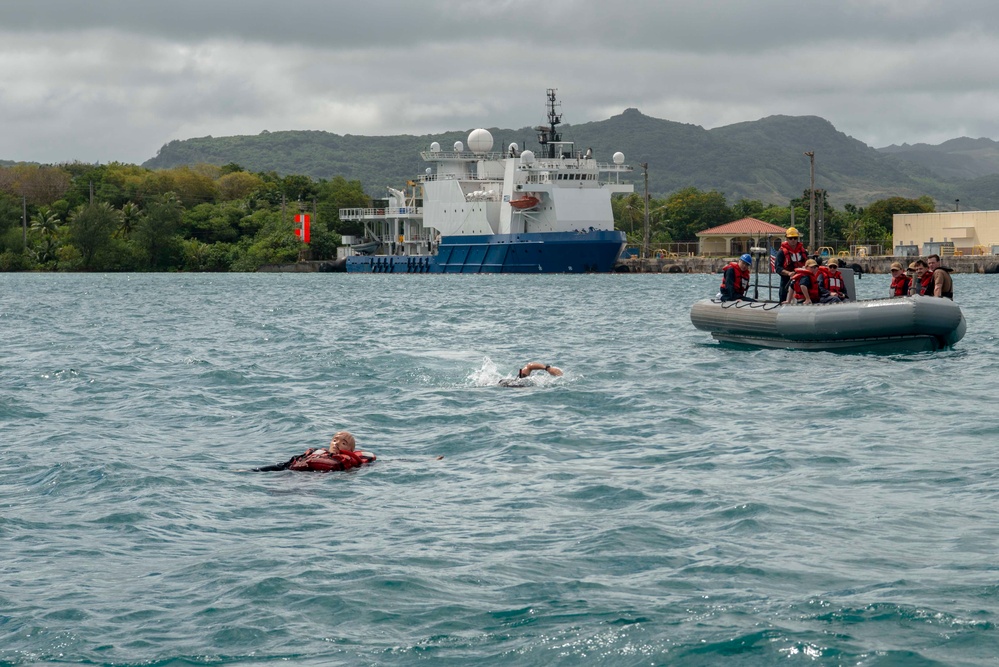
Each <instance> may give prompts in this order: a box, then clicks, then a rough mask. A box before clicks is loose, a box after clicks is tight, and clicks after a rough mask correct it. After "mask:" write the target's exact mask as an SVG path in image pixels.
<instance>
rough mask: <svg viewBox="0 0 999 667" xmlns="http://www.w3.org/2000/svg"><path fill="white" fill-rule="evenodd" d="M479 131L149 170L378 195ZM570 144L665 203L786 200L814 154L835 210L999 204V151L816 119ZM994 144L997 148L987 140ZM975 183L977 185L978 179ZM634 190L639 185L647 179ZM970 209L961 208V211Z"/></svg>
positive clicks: (273, 144)
mask: <svg viewBox="0 0 999 667" xmlns="http://www.w3.org/2000/svg"><path fill="white" fill-rule="evenodd" d="M471 129H472V128H469V129H467V130H460V131H451V132H442V133H438V134H433V135H423V136H413V135H394V136H362V135H337V134H333V133H330V132H324V131H315V130H290V131H281V132H262V133H261V134H259V135H255V136H233V137H201V138H194V139H187V140H176V141H172V142H170V143H168V144H166V145H165V146H163V147H162V148H161V149H160V150H159V152H158V154H157V155H156V157H154V158H152V159H150V160H148V161H146V162H145V163H144V164H143V166H145V167H149V168H154V169H156V168H170V167H177V166H182V165H194V164H197V163H209V164H216V165H222V164H228V163H236V164H239V165H241V166H242V167H243V168H245V169H248V170H251V171H274V172H277V173H278V174H282V175H283V174H304V175H308V176H312V177H313V178H326V179H328V178H331V177H334V176H343V177H345V178H347V179H351V180H353V179H357V180H360V181H361V183H362V184H363V185H364V188H365V190H366V191H367V192H368V193H369V194H371V195H373V196H383V195H384V193H385V187H386V186H393V187H398V186H399V185H400V184H402V183H405V181H406V180H409V179H412V178H413V177H415V176H418V175H420V174H422V173H423V171H424V169H425V168H426V166H427V165H426V163H424V162H423V160H422V159H421V158H420V155H419V153H420V151H421V150H426V149H427V148H428V147H429V146H430V144H431V142H433V141H437V142H439V143H440V144H441V145H442V146H446V147H447V146H451V145H452V144H453V143H454V142H455V141H459V140H460V141H464V140H465V139H466V138H467V136H468V133H469V132H470V131H471ZM487 129H489V131H490V132H491V133H492V134H493V137H494V139H495V145H494V150H502V149H504V148H505V147H506V146H507V145H508V144H509V143H511V142H515V143H517V144H518V145H520V147H521V148H532V149H533V148H535V147H536V133H535V131H534V130H533V129H532V128H531V127H525V128H521V129H517V130H510V129H500V128H487ZM561 129H562V133H563V139H566V140H571V141H575V142H576V146H577V148H578V149H580V150H585V149H586V148H592V149H593V151H594V154H595V155H596V156H597V158H598V159H600V160H608V161H609V160H610V156H611V155H612V154H613V153H614V152H615V151H621V152H623V153H624V154H625V158H626V160H627V162H628V163H629V164H631V165H633V166H634V165H638V164H640V163H648V165H649V189H650V191H651V192H652V193H653V194H656V195H664V194H668V193H671V192H674V191H676V190H679V189H681V188H684V187H687V186H695V187H698V188H701V189H705V190H717V191H719V192H723V193H724V194H725V195H726V197H727V198H728V199H729V200H730V201H735V200H738V199H741V198H746V199H758V200H761V201H764V202H773V203H786V202H787V201H788V200H790V199H791V198H794V197H798V196H800V195H801V192H802V191H803V190H806V189H807V188H808V187H809V161H808V158H807V157H806V156H805V155H804V154H803V153H804V152H805V151H815V186H816V187H817V188H820V189H825V190H826V191H827V192H828V196H829V201H830V202H831V203H834V204H837V205H843V204H845V203H854V204H858V205H864V204H866V203H869V202H871V201H875V200H877V199H881V198H884V197H890V196H901V197H918V196H920V195H930V196H931V197H934V198H935V199H937V200H938V201H941V202H949V201H953V200H954V199H956V198H960V199H961V200H962V202H963V206H968V207H970V208H994V207H999V192H995V191H992V190H991V189H990V188H989V187H987V186H986V185H984V184H983V182H982V178H983V177H985V181H986V183H987V182H988V178H987V177H988V176H989V175H990V174H999V144H997V143H996V142H991V140H988V139H985V140H971V139H955V140H952V141H951V142H945V143H944V144H941V145H940V146H927V145H925V144H916V145H915V146H906V145H903V146H890V147H886V148H882V149H875V148H872V147H870V146H868V145H866V144H864V143H863V142H861V141H858V140H857V139H854V138H852V137H849V136H847V135H846V134H844V133H842V132H840V131H838V130H836V128H835V127H834V126H833V125H832V123H830V122H829V121H827V120H825V119H823V118H819V117H817V116H769V117H767V118H762V119H760V120H756V121H747V122H743V123H736V124H733V125H727V126H724V127H719V128H714V129H711V130H705V129H704V128H703V127H700V126H698V125H691V124H686V123H677V122H674V121H669V120H662V119H658V118H653V117H651V116H646V115H644V114H642V113H641V112H640V111H638V110H637V109H627V110H625V111H624V112H622V113H621V114H619V115H617V116H613V117H611V118H609V119H607V120H603V121H594V122H589V123H581V124H578V125H571V124H566V125H563V126H561ZM984 142H988V143H984ZM976 179H977V180H976ZM633 181H634V182H635V183H636V184H638V185H639V187H641V171H640V169H637V168H636V172H635V174H634V176H633ZM963 206H962V207H963Z"/></svg>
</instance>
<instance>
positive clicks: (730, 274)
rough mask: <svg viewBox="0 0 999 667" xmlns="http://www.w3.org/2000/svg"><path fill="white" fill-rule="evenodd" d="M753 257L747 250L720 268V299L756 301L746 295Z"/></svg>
mask: <svg viewBox="0 0 999 667" xmlns="http://www.w3.org/2000/svg"><path fill="white" fill-rule="evenodd" d="M752 267H753V257H752V255H750V254H749V253H748V252H747V253H746V254H744V255H743V256H742V257H740V258H739V259H737V260H733V261H731V262H729V263H728V264H726V265H725V268H724V269H722V281H721V288H720V294H721V297H720V298H721V300H722V301H756V299H753V298H751V297H748V296H746V290H747V289H749V281H750V279H751V278H752V274H751V273H750V272H749V270H750V269H751V268H752Z"/></svg>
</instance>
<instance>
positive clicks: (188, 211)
mask: <svg viewBox="0 0 999 667" xmlns="http://www.w3.org/2000/svg"><path fill="white" fill-rule="evenodd" d="M817 193H818V195H819V196H818V198H817V199H818V201H819V202H820V208H819V215H820V217H821V219H822V221H823V236H824V238H838V239H844V240H845V241H846V242H849V243H851V244H855V243H869V244H882V245H885V244H886V245H887V247H890V244H891V226H892V224H891V221H892V215H894V214H895V213H919V212H932V211H933V210H934V202H933V200H932V198H930V197H928V196H925V197H920V198H918V199H905V198H902V197H890V198H887V199H882V200H878V201H874V202H871V203H869V204H867V205H866V206H855V205H852V204H846V205H845V206H844V207H843V209H835V208H833V207H832V206H830V205H829V204H828V203H825V197H823V196H822V194H823V193H822V191H817ZM808 195H809V193H808V191H807V190H806V191H805V192H804V193H803V195H802V197H800V198H797V199H794V200H792V201H791V202H790V205H788V204H781V203H764V202H761V201H757V200H750V199H740V200H739V201H737V202H735V203H734V204H731V205H730V204H729V203H728V201H727V200H726V198H725V195H724V193H721V192H717V191H703V190H700V189H698V188H695V187H687V188H683V189H681V190H678V191H676V192H673V193H671V194H668V195H665V196H661V197H657V196H652V197H650V198H649V202H648V208H646V206H645V198H644V197H643V196H642V195H640V194H629V195H626V196H619V197H616V198H615V199H614V200H613V202H612V209H613V213H614V219H615V226H616V228H617V229H619V230H621V231H624V232H625V233H626V234H627V236H628V242H629V243H632V244H640V243H642V241H643V240H644V235H645V220H646V215H647V216H648V221H649V222H648V226H649V239H650V242H651V243H654V244H669V243H692V242H695V241H696V238H697V237H696V234H697V232H699V231H702V230H704V229H707V228H709V227H714V226H717V225H720V224H724V223H726V222H730V221H731V220H735V219H739V218H742V217H754V218H758V219H760V220H765V221H767V222H772V223H774V224H777V225H781V226H784V227H789V226H791V219H792V215H793V216H794V219H796V220H805V219H807V217H808V203H809V201H808ZM377 201H378V200H377V198H372V197H371V196H370V195H369V194H368V193H367V192H366V191H365V187H364V185H363V184H362V183H361V182H360V181H358V180H347V179H346V178H344V177H342V176H335V177H333V178H331V179H314V178H312V177H309V176H304V175H300V174H289V175H283V176H282V175H279V174H277V173H275V172H250V171H247V170H246V169H244V168H243V167H241V166H240V165H238V164H234V163H229V164H225V165H211V164H197V165H194V166H183V167H176V168H170V169H156V170H154V169H149V168H146V167H141V166H137V165H132V164H123V163H117V162H112V163H109V164H104V165H100V164H85V163H79V162H75V163H67V164H60V165H32V164H17V165H12V166H7V167H0V271H256V270H257V269H259V268H260V267H261V266H264V265H274V264H282V263H290V262H297V261H300V260H313V261H322V260H330V259H334V258H335V257H336V249H337V247H338V246H339V245H340V243H341V236H342V235H345V234H350V235H360V234H362V233H363V229H362V227H361V225H360V223H357V222H345V221H342V220H340V218H339V209H341V208H366V207H370V206H372V205H377V203H376V202H377ZM792 210H793V213H792ZM646 211H647V213H646ZM298 213H309V214H310V215H312V239H311V243H310V244H309V245H308V246H306V245H305V244H303V243H302V241H301V240H299V238H298V237H297V236H295V234H294V227H295V226H294V222H293V220H294V216H295V215H296V214H298ZM803 240H804V241H805V242H806V243H807V242H808V239H807V230H806V238H804V239H803ZM674 264H676V262H674Z"/></svg>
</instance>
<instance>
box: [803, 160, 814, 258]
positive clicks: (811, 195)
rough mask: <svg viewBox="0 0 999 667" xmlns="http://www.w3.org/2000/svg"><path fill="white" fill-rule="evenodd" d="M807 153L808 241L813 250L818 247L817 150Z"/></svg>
mask: <svg viewBox="0 0 999 667" xmlns="http://www.w3.org/2000/svg"><path fill="white" fill-rule="evenodd" d="M805 155H807V156H808V162H809V166H810V168H811V169H810V171H811V182H810V185H809V189H808V243H809V245H811V246H812V250H813V251H814V250H815V249H816V245H815V151H807V152H806V153H805Z"/></svg>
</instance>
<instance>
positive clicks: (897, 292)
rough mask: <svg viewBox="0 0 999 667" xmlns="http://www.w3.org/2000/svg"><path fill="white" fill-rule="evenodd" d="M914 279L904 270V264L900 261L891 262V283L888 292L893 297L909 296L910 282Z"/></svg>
mask: <svg viewBox="0 0 999 667" xmlns="http://www.w3.org/2000/svg"><path fill="white" fill-rule="evenodd" d="M911 282H912V281H911V280H910V279H909V276H907V275H906V274H905V271H904V270H902V265H901V264H899V263H898V262H892V263H891V285H889V286H888V292H889V294H890V295H891V296H892V298H894V297H897V296H909V283H911Z"/></svg>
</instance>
